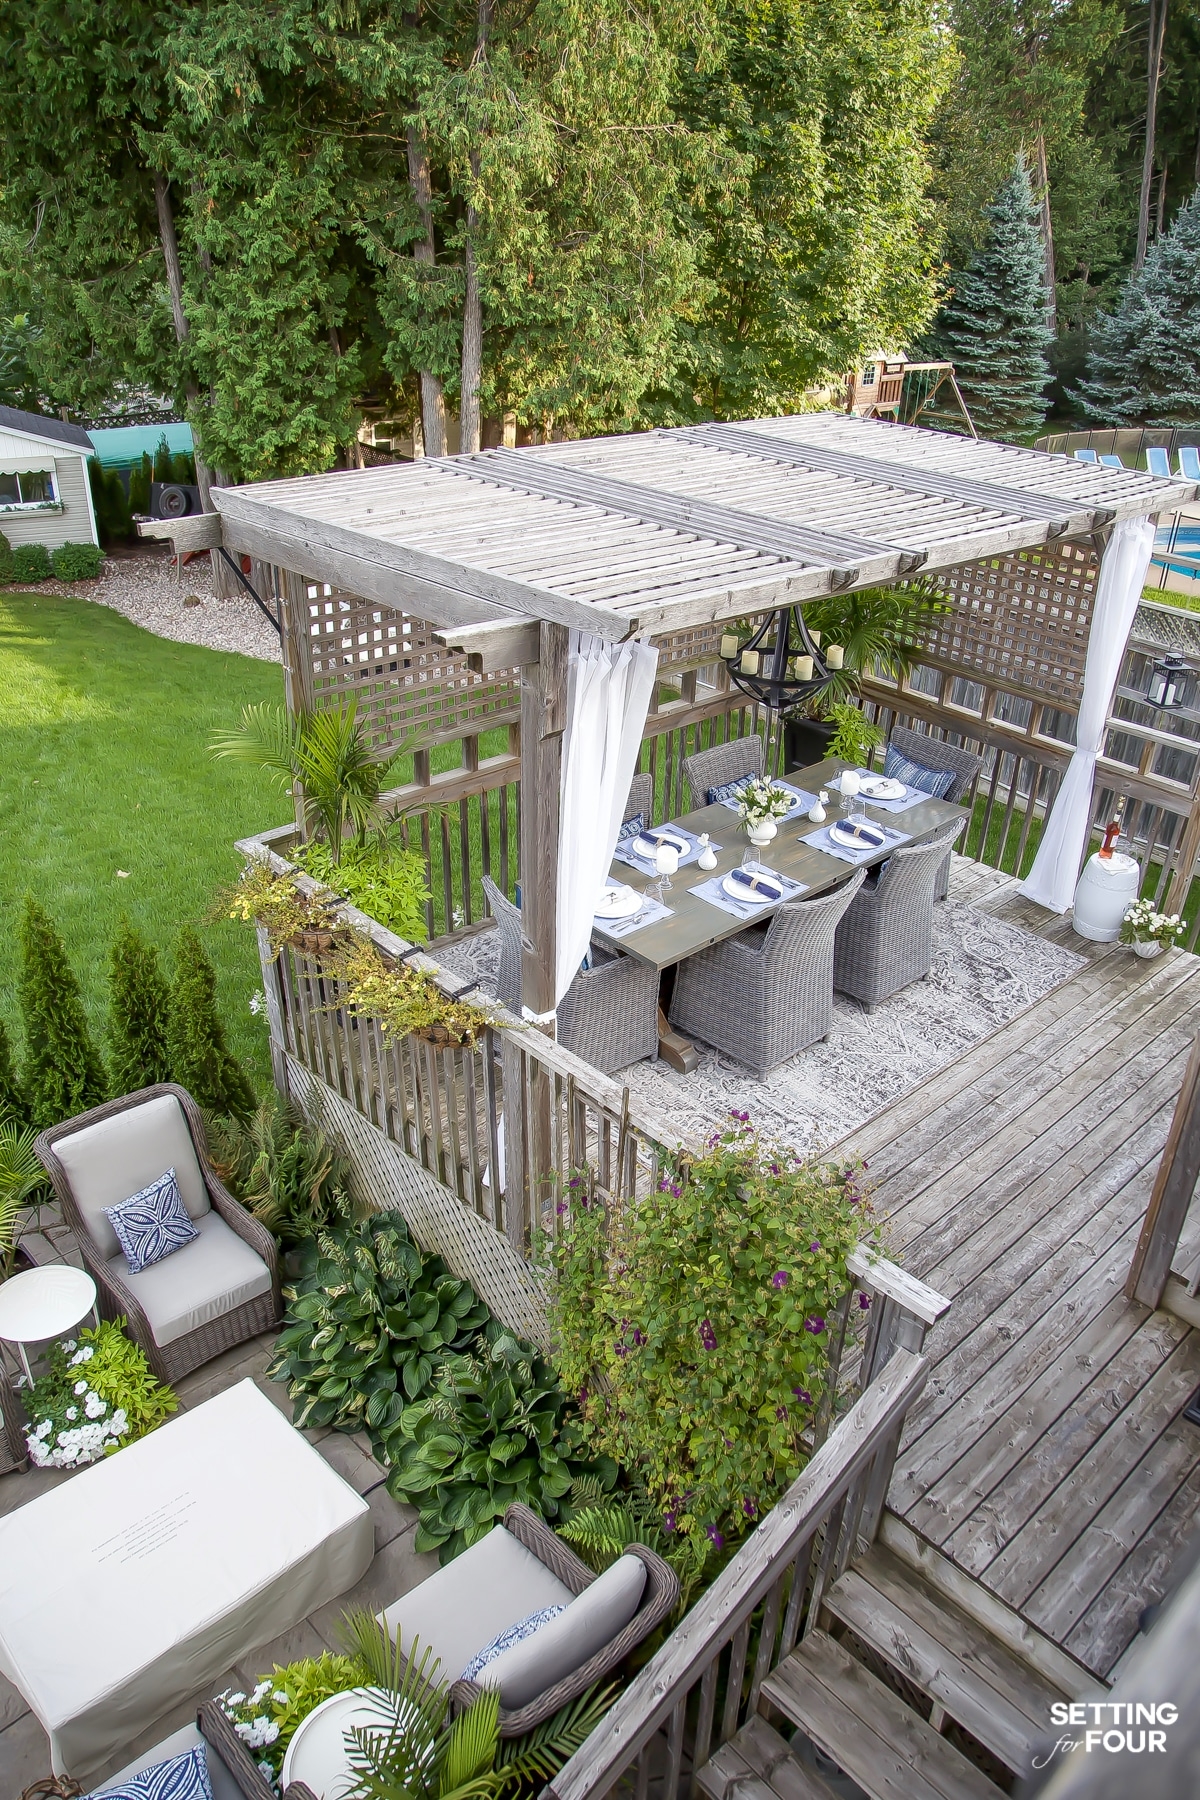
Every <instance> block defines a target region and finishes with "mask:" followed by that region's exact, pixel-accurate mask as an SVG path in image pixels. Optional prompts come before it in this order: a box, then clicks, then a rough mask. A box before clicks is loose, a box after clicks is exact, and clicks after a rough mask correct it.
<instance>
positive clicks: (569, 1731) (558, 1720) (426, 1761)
mask: <svg viewBox="0 0 1200 1800" xmlns="http://www.w3.org/2000/svg"><path fill="white" fill-rule="evenodd" d="M342 1635H343V1639H344V1641H345V1643H346V1645H347V1647H348V1648H350V1649H351V1650H352V1651H353V1653H354V1660H355V1661H356V1662H357V1663H358V1664H359V1665H360V1666H361V1667H363V1668H365V1669H366V1671H367V1675H368V1683H369V1685H370V1686H371V1687H372V1688H374V1689H376V1690H377V1691H378V1692H379V1695H380V1699H379V1704H378V1723H377V1724H376V1723H375V1722H374V1721H373V1722H372V1723H371V1724H369V1725H365V1726H352V1727H351V1729H350V1734H349V1735H350V1737H351V1738H352V1740H353V1745H354V1747H353V1749H352V1750H350V1753H349V1755H350V1766H351V1768H352V1770H353V1771H354V1774H355V1776H356V1777H357V1779H356V1782H355V1785H354V1786H353V1787H352V1788H351V1789H349V1790H348V1800H504V1797H505V1796H508V1795H511V1796H514V1797H516V1796H522V1797H525V1796H533V1795H535V1794H538V1793H540V1792H541V1790H542V1788H543V1787H544V1786H545V1784H546V1783H547V1782H548V1781H550V1780H552V1779H553V1777H554V1776H555V1775H556V1774H557V1773H558V1771H559V1769H561V1768H562V1766H563V1764H564V1763H566V1762H567V1761H569V1759H570V1758H571V1757H572V1756H574V1754H575V1752H576V1751H577V1750H578V1749H579V1748H580V1746H581V1745H583V1744H584V1743H586V1742H587V1739H588V1738H589V1737H590V1736H591V1734H592V1732H593V1731H594V1730H595V1728H596V1726H597V1725H598V1724H599V1723H600V1720H601V1719H602V1718H603V1717H604V1715H605V1713H606V1712H607V1711H608V1709H609V1707H610V1706H611V1705H612V1702H613V1699H614V1697H615V1695H616V1691H617V1690H616V1687H615V1686H612V1687H607V1688H600V1687H599V1686H597V1687H591V1688H589V1689H588V1690H587V1692H586V1693H583V1694H581V1695H580V1696H579V1697H578V1699H576V1700H572V1701H569V1702H568V1703H567V1705H566V1706H562V1707H560V1708H559V1710H558V1711H557V1712H556V1713H555V1714H554V1715H553V1717H552V1718H549V1719H547V1720H545V1722H544V1723H543V1724H541V1725H538V1726H536V1727H535V1728H534V1729H533V1730H532V1731H528V1732H526V1733H525V1734H524V1735H523V1736H522V1737H516V1738H501V1736H500V1695H499V1692H498V1691H497V1690H496V1689H492V1688H484V1689H483V1690H482V1692H481V1693H480V1695H479V1696H478V1698H477V1699H476V1700H475V1701H474V1702H473V1703H472V1705H471V1706H469V1707H467V1708H466V1709H465V1710H464V1711H463V1712H461V1713H459V1714H457V1715H456V1716H455V1717H453V1718H452V1717H451V1715H450V1683H451V1682H452V1681H453V1679H454V1675H455V1673H456V1671H455V1672H451V1671H449V1670H442V1669H441V1668H440V1665H439V1664H438V1663H437V1661H436V1660H432V1666H431V1653H430V1651H429V1650H428V1649H424V1650H423V1649H422V1647H421V1645H420V1643H419V1642H418V1641H417V1640H416V1639H413V1641H412V1643H410V1644H407V1645H404V1646H401V1644H400V1643H399V1641H398V1640H397V1641H396V1642H393V1641H392V1638H391V1635H390V1633H389V1632H388V1629H387V1626H386V1624H384V1623H383V1622H382V1621H381V1620H379V1619H377V1618H376V1617H375V1615H374V1614H373V1613H371V1612H366V1611H355V1612H351V1613H348V1614H347V1615H346V1617H345V1619H344V1620H343V1624H342Z"/></svg>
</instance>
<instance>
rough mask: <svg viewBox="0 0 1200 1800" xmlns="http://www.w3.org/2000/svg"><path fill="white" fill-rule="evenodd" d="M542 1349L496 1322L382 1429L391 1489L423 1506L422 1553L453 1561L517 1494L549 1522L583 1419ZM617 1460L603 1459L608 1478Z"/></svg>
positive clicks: (568, 1476) (574, 1466)
mask: <svg viewBox="0 0 1200 1800" xmlns="http://www.w3.org/2000/svg"><path fill="white" fill-rule="evenodd" d="M567 1411H568V1409H567V1405H566V1396H565V1395H564V1393H563V1390H562V1388H561V1387H560V1385H559V1382H558V1378H557V1376H556V1375H555V1374H554V1373H553V1371H552V1370H551V1369H550V1368H549V1367H548V1366H547V1364H546V1363H545V1362H543V1360H542V1358H541V1357H540V1356H539V1355H538V1354H537V1352H536V1350H534V1349H533V1347H532V1346H531V1345H529V1344H523V1343H521V1342H520V1340H519V1339H517V1338H515V1337H514V1336H513V1334H512V1333H511V1332H510V1331H508V1330H507V1329H506V1328H505V1327H504V1326H503V1325H501V1324H500V1323H499V1321H498V1320H492V1321H491V1322H490V1323H489V1325H488V1327H487V1329H486V1331H485V1332H484V1333H483V1335H482V1337H481V1339H480V1341H479V1343H478V1345H477V1346H476V1348H475V1349H474V1350H472V1351H471V1352H468V1353H466V1354H463V1355H458V1356H452V1357H450V1358H449V1359H448V1360H447V1361H446V1363H445V1364H444V1365H443V1367H442V1369H441V1371H440V1373H439V1374H438V1375H437V1376H436V1378H435V1379H434V1381H433V1382H432V1383H431V1385H430V1388H429V1391H428V1393H427V1394H425V1395H424V1396H423V1397H422V1398H421V1399H420V1400H418V1401H416V1402H415V1403H414V1404H413V1405H411V1406H407V1407H405V1408H404V1409H403V1411H402V1412H401V1413H400V1416H399V1418H398V1419H396V1420H395V1422H394V1423H393V1424H391V1425H390V1426H385V1427H384V1428H382V1429H381V1430H379V1431H378V1432H377V1433H376V1439H377V1453H378V1454H380V1455H381V1457H382V1458H383V1460H385V1461H386V1462H388V1463H389V1464H390V1465H391V1468H390V1471H389V1474H388V1488H389V1491H390V1492H391V1493H392V1494H394V1495H395V1497H396V1499H398V1500H404V1501H407V1502H408V1503H409V1504H410V1505H412V1506H415V1507H416V1508H417V1509H418V1511H419V1512H420V1515H421V1518H420V1523H419V1525H418V1526H417V1534H416V1539H415V1543H416V1547H417V1549H418V1550H439V1551H441V1552H442V1560H443V1561H447V1560H448V1559H449V1558H450V1557H451V1556H454V1555H456V1554H457V1552H458V1551H460V1550H464V1549H466V1548H467V1547H468V1546H469V1545H471V1544H473V1543H475V1542H476V1541H477V1540H478V1539H479V1538H481V1537H485V1536H486V1535H487V1533H488V1532H489V1531H490V1530H491V1529H492V1526H493V1525H494V1524H495V1523H496V1521H497V1520H498V1519H501V1518H503V1516H504V1513H505V1511H506V1509H507V1508H508V1507H509V1506H511V1505H512V1503H513V1501H514V1500H523V1501H524V1502H525V1504H526V1505H527V1506H531V1507H533V1508H534V1510H535V1511H537V1512H540V1513H541V1514H542V1516H543V1517H544V1518H548V1519H553V1518H554V1517H555V1516H556V1515H557V1513H558V1510H559V1503H560V1501H561V1500H562V1498H563V1496H564V1495H565V1494H566V1493H567V1492H568V1491H569V1489H570V1487H571V1483H572V1478H573V1475H574V1474H575V1472H576V1471H577V1470H578V1468H579V1464H578V1462H576V1461H575V1460H574V1458H575V1455H576V1452H577V1451H578V1447H579V1440H580V1431H579V1424H578V1421H577V1420H576V1419H575V1418H574V1417H573V1416H572V1417H568V1416H567ZM615 1476H616V1466H615V1464H611V1463H608V1462H605V1463H604V1465H603V1474H602V1477H601V1478H602V1479H604V1480H606V1481H607V1483H608V1485H611V1483H612V1480H613V1479H614V1478H615Z"/></svg>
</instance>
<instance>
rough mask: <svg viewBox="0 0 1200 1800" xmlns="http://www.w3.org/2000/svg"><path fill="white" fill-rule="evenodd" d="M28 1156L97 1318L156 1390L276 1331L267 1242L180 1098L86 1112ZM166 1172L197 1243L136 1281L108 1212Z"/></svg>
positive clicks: (163, 1092) (171, 1086)
mask: <svg viewBox="0 0 1200 1800" xmlns="http://www.w3.org/2000/svg"><path fill="white" fill-rule="evenodd" d="M34 1149H35V1151H36V1152H37V1155H38V1157H39V1158H40V1160H41V1162H42V1165H43V1167H44V1168H45V1170H46V1173H47V1174H48V1175H49V1177H50V1182H51V1186H52V1187H53V1189H54V1192H55V1195H56V1196H57V1198H58V1201H59V1204H60V1206H61V1207H62V1211H63V1217H64V1219H65V1220H66V1222H67V1224H68V1225H69V1226H70V1227H71V1229H72V1231H73V1232H74V1233H75V1236H76V1238H77V1239H78V1241H79V1248H80V1251H81V1252H82V1255H83V1262H84V1267H85V1268H86V1269H87V1272H88V1274H89V1275H90V1276H91V1277H92V1279H93V1281H94V1282H95V1283H96V1288H97V1297H98V1303H99V1308H100V1312H101V1314H102V1316H103V1317H104V1318H106V1319H118V1318H123V1319H125V1320H126V1321H127V1327H126V1328H127V1330H128V1333H129V1336H130V1337H131V1338H132V1339H133V1340H134V1342H135V1343H137V1344H140V1345H141V1347H142V1349H143V1350H144V1351H145V1353H146V1360H147V1362H148V1363H149V1364H150V1367H151V1368H152V1369H153V1371H154V1373H155V1375H157V1377H158V1379H159V1380H160V1381H165V1382H168V1383H171V1382H175V1381H178V1380H179V1379H180V1377H181V1376H183V1375H187V1374H190V1373H191V1371H192V1370H193V1369H198V1368H200V1367H201V1366H202V1365H203V1364H204V1363H206V1362H210V1361H211V1360H212V1358H213V1357H214V1356H220V1354H221V1352H222V1351H223V1350H230V1349H232V1348H233V1346H234V1345H235V1344H243V1343H245V1342H247V1340H248V1339H250V1338H255V1337H259V1336H260V1335H261V1334H262V1333H263V1332H264V1331H270V1329H271V1328H272V1326H274V1325H277V1324H278V1323H279V1320H280V1317H281V1314H282V1310H283V1307H282V1299H281V1295H280V1289H279V1250H278V1247H277V1245H276V1243H275V1239H274V1238H273V1237H272V1236H271V1234H270V1232H269V1231H268V1230H267V1229H266V1228H265V1226H263V1225H260V1224H259V1222H258V1220H257V1219H255V1218H253V1217H252V1216H251V1214H250V1213H248V1212H247V1211H246V1208H245V1207H244V1206H243V1205H241V1203H240V1202H239V1201H237V1200H235V1199H234V1197H233V1195H232V1194H231V1193H229V1191H228V1190H227V1188H226V1187H225V1185H224V1183H223V1182H222V1181H221V1179H220V1177H219V1176H218V1175H217V1172H216V1170H215V1169H214V1168H213V1166H212V1163H211V1162H210V1161H209V1157H208V1143H207V1139H206V1137H205V1134H204V1120H203V1118H202V1117H201V1114H200V1108H199V1107H198V1106H197V1105H196V1102H195V1101H194V1100H193V1099H192V1096H191V1095H190V1094H189V1093H188V1092H187V1090H186V1089H185V1088H181V1087H179V1086H177V1085H176V1083H175V1082H173V1081H162V1082H158V1083H157V1084H156V1085H155V1086H154V1087H148V1088H141V1089H140V1090H139V1091H138V1092H137V1093H136V1094H125V1095H123V1096H122V1097H121V1099H119V1100H109V1101H107V1102H106V1103H105V1104H104V1105H103V1106H94V1107H92V1109H91V1110H90V1112H85V1113H80V1114H79V1115H78V1117H76V1118H74V1119H64V1120H63V1121H62V1123H61V1124H59V1125H52V1126H50V1128H49V1129H48V1130H46V1131H43V1132H42V1133H41V1134H40V1135H39V1137H38V1139H37V1141H36V1143H35V1144H34ZM169 1168H173V1169H174V1170H175V1174H176V1179H177V1181H178V1183H179V1193H180V1197H181V1199H182V1200H183V1204H184V1206H185V1207H186V1208H187V1211H188V1214H189V1216H190V1218H191V1220H192V1223H193V1224H194V1225H195V1227H196V1231H197V1234H198V1235H197V1236H196V1237H195V1238H194V1239H192V1240H191V1242H190V1243H187V1244H185V1245H184V1246H183V1248H182V1249H181V1250H176V1251H174V1252H173V1254H172V1255H170V1256H164V1257H163V1258H161V1260H160V1261H158V1262H155V1263H150V1264H148V1265H147V1266H146V1267H145V1268H144V1269H142V1270H140V1271H139V1273H138V1274H136V1275H134V1274H132V1273H131V1272H130V1268H129V1264H128V1263H127V1262H126V1260H125V1257H124V1256H123V1255H122V1253H121V1246H120V1244H119V1243H118V1241H117V1235H116V1233H115V1231H114V1230H113V1228H112V1224H111V1222H110V1220H109V1218H108V1216H107V1214H106V1213H105V1211H104V1209H105V1207H106V1206H112V1205H114V1204H115V1203H117V1202H118V1201H121V1200H125V1199H127V1198H128V1197H129V1196H130V1195H131V1194H136V1193H138V1192H139V1191H140V1190H141V1189H142V1188H144V1187H147V1186H148V1185H149V1184H150V1183H151V1182H152V1181H157V1180H158V1178H159V1176H160V1175H162V1174H163V1172H164V1170H166V1169H169Z"/></svg>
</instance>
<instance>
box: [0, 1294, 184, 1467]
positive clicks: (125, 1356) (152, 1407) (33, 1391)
mask: <svg viewBox="0 0 1200 1800" xmlns="http://www.w3.org/2000/svg"><path fill="white" fill-rule="evenodd" d="M124 1324H125V1321H124V1319H103V1320H101V1322H100V1324H99V1325H97V1326H96V1327H95V1329H94V1330H93V1329H90V1328H89V1329H87V1330H84V1331H81V1332H80V1333H79V1339H78V1343H76V1341H75V1340H74V1339H73V1338H67V1339H66V1340H65V1342H63V1343H58V1344H54V1345H52V1346H51V1349H50V1351H49V1357H48V1360H49V1367H48V1369H47V1371H46V1373H45V1374H44V1375H43V1376H41V1377H39V1379H38V1380H37V1381H35V1382H34V1384H33V1386H32V1387H31V1388H29V1389H27V1390H26V1392H25V1393H24V1394H23V1395H22V1399H23V1400H24V1402H25V1410H26V1412H27V1413H28V1415H29V1428H28V1430H27V1431H26V1434H25V1441H26V1443H27V1444H28V1446H29V1454H30V1456H31V1457H32V1459H33V1461H34V1462H35V1463H36V1464H37V1466H38V1467H39V1468H56V1469H72V1468H77V1467H78V1466H79V1465H80V1464H82V1463H89V1462H95V1461H97V1460H98V1458H100V1457H101V1456H111V1455H112V1454H113V1452H114V1451H116V1450H120V1449H122V1448H123V1447H124V1446H125V1445H126V1444H129V1443H132V1442H133V1440H134V1439H135V1438H140V1437H145V1435H146V1433H147V1432H148V1431H153V1430H154V1429H155V1428H156V1426H159V1425H161V1424H162V1422H163V1420H164V1419H166V1418H169V1416H170V1415H171V1413H173V1412H174V1411H175V1408H176V1406H177V1405H178V1401H177V1400H176V1398H175V1396H174V1394H173V1393H172V1392H171V1390H170V1388H169V1387H164V1386H163V1384H162V1383H161V1382H160V1381H158V1380H157V1379H156V1377H155V1376H154V1374H153V1373H152V1371H151V1369H150V1365H149V1363H148V1362H147V1361H146V1353H145V1351H144V1350H142V1349H141V1348H140V1347H139V1346H138V1345H137V1344H134V1343H131V1342H130V1340H129V1339H128V1338H127V1337H126V1336H125V1334H124V1329H123V1328H124ZM81 1381H82V1382H86V1384H87V1391H86V1392H84V1393H82V1394H81V1393H80V1392H79V1384H80V1382H81Z"/></svg>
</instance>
